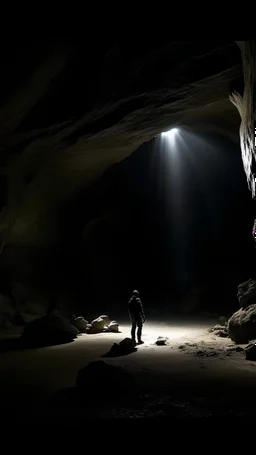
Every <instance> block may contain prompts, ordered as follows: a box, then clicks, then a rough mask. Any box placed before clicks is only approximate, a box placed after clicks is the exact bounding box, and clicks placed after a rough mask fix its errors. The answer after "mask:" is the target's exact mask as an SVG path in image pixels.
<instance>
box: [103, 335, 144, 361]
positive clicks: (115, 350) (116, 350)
mask: <svg viewBox="0 0 256 455" xmlns="http://www.w3.org/2000/svg"><path fill="white" fill-rule="evenodd" d="M136 351H137V349H136V342H135V341H133V340H132V339H131V338H124V339H123V340H122V341H120V343H119V344H117V343H114V344H112V346H111V348H110V350H109V351H108V352H107V353H106V354H104V355H103V356H102V357H120V356H123V355H128V354H131V353H132V352H136Z"/></svg>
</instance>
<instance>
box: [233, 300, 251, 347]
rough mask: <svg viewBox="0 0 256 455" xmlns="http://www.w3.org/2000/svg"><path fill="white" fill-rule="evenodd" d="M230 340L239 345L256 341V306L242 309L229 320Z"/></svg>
mask: <svg viewBox="0 0 256 455" xmlns="http://www.w3.org/2000/svg"><path fill="white" fill-rule="evenodd" d="M228 333H229V336H230V338H231V339H232V340H233V341H235V342H236V343H238V344H240V343H241V344H242V343H248V341H250V340H254V339H256V304H254V305H249V306H248V307H246V308H244V309H243V308H240V310H238V311H236V313H234V314H233V315H232V316H231V318H230V319H229V320H228Z"/></svg>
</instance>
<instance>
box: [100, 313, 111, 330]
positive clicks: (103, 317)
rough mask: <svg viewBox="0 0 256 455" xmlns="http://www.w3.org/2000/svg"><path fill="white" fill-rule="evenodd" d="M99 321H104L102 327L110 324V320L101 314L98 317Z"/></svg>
mask: <svg viewBox="0 0 256 455" xmlns="http://www.w3.org/2000/svg"><path fill="white" fill-rule="evenodd" d="M99 317H100V318H101V319H103V321H104V326H108V325H109V324H110V322H111V319H110V318H109V317H108V316H107V315H106V314H102V315H101V316H99ZM103 328H104V327H103Z"/></svg>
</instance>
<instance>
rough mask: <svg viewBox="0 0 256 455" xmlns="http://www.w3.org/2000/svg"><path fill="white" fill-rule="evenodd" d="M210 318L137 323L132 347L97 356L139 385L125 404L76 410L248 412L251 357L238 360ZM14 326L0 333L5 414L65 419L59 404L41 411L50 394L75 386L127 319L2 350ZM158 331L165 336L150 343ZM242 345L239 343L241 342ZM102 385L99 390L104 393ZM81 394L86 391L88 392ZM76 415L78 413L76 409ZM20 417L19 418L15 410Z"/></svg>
mask: <svg viewBox="0 0 256 455" xmlns="http://www.w3.org/2000/svg"><path fill="white" fill-rule="evenodd" d="M215 323H217V321H213V320H212V319H211V320H210V321H209V320H208V321H206V320H205V321H202V320H200V321H184V320H180V321H178V320H175V321H174V320H173V321H170V322H169V321H167V320H166V321H165V322H161V321H153V320H149V321H147V322H146V324H145V326H144V329H143V340H144V344H143V345H140V346H138V350H137V352H134V353H132V354H129V355H126V356H122V357H116V358H104V359H102V360H104V361H105V362H107V363H109V364H111V365H118V366H122V367H124V368H127V369H128V370H129V371H130V372H131V373H132V374H133V375H134V376H135V377H136V381H137V383H138V384H139V385H141V386H142V389H141V390H144V392H143V393H142V395H141V396H140V398H136V400H135V401H134V402H133V403H132V400H130V401H129V404H127V403H126V405H125V406H124V405H123V404H120V405H113V406H112V407H111V406H110V407H109V406H102V407H101V406H98V405H97V406H95V409H96V408H97V412H96V411H95V410H94V411H95V412H94V411H92V408H90V409H89V408H88V410H87V411H86V410H84V409H83V411H81V410H80V414H81V412H82V414H83V416H84V418H86V417H90V416H93V417H103V418H104V417H106V418H116V417H117V418H120V417H130V418H133V417H134V418H141V417H156V416H157V417H159V418H165V417H215V416H216V417H226V416H231V417H248V416H249V415H250V416H251V415H254V409H255V403H254V396H255V395H256V394H255V391H256V362H253V361H247V360H245V357H244V353H243V350H239V349H238V350H237V346H236V345H235V344H234V343H233V342H232V341H231V340H230V339H229V338H220V337H217V336H215V335H214V334H213V333H209V332H208V329H209V328H210V327H212V326H213V325H214V324H215ZM20 330H21V328H19V329H15V330H14V329H9V330H7V329H6V330H2V331H1V333H0V400H1V406H2V408H3V407H6V409H8V410H9V412H11V413H12V416H13V417H14V416H15V417H16V418H17V419H18V420H22V418H23V417H24V410H25V409H26V410H27V411H28V415H29V416H30V417H32V416H35V415H37V417H41V418H43V419H45V418H46V416H47V418H49V415H51V416H52V418H56V416H58V418H59V417H60V415H61V416H62V417H63V419H65V414H66V413H68V412H69V410H68V409H66V410H63V409H62V410H52V409H51V411H49V409H48V403H49V400H51V397H52V396H53V395H54V394H55V393H58V391H60V390H61V389H65V388H70V387H73V386H74V385H75V382H76V376H77V373H78V371H79V369H80V368H83V367H84V366H85V365H87V364H88V363H89V362H91V361H95V360H101V356H102V355H103V354H105V353H106V352H107V351H108V350H109V348H110V347H111V345H112V344H113V343H119V342H120V341H121V340H122V339H124V338H125V337H129V336H130V326H129V325H128V324H127V321H126V323H124V324H122V323H120V333H101V334H96V335H87V334H81V335H79V336H78V338H77V339H76V340H75V341H73V342H72V343H69V344H65V345H60V346H51V347H47V348H40V349H29V350H23V351H21V350H15V349H14V348H12V349H11V348H9V349H6V340H12V339H14V338H18V337H19V334H20ZM159 336H166V337H168V338H169V342H168V343H169V344H168V345H166V346H156V345H155V341H156V339H157V338H158V337H159ZM241 347H244V346H241ZM107 393H108V391H107V388H106V387H104V384H102V390H100V391H99V394H101V395H102V396H103V397H106V396H107ZM88 395H89V391H88ZM77 415H79V412H78V413H77ZM22 416H23V417H22Z"/></svg>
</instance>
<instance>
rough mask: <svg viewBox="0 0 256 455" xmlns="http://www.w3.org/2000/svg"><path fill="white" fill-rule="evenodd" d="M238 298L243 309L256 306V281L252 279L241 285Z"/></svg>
mask: <svg viewBox="0 0 256 455" xmlns="http://www.w3.org/2000/svg"><path fill="white" fill-rule="evenodd" d="M237 298H238V301H239V304H240V307H241V308H246V307H248V306H249V305H252V304H256V280H254V279H253V278H250V279H249V280H247V281H245V282H244V283H241V284H239V286H238V292H237Z"/></svg>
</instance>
